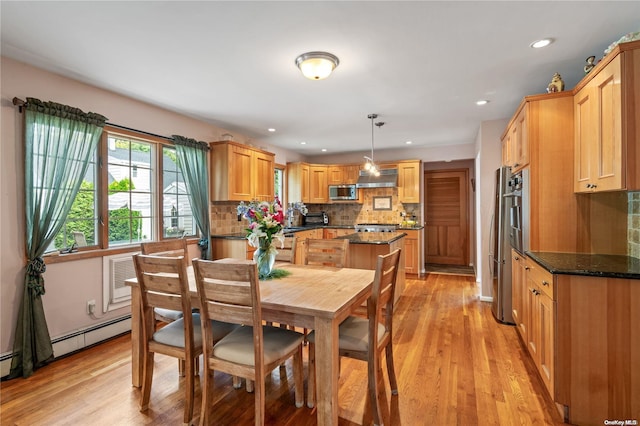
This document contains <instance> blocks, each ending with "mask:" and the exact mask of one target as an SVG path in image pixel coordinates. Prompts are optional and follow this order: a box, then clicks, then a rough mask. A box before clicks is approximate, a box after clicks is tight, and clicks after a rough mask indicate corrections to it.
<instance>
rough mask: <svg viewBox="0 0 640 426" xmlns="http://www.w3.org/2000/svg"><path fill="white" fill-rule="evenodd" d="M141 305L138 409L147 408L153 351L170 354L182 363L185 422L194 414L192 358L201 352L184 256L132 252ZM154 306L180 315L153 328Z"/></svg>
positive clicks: (197, 323) (189, 421) (200, 337)
mask: <svg viewBox="0 0 640 426" xmlns="http://www.w3.org/2000/svg"><path fill="white" fill-rule="evenodd" d="M133 261H134V266H135V270H136V277H137V279H138V285H139V286H140V298H141V305H142V318H143V327H142V340H143V343H144V344H143V354H144V365H143V379H142V392H141V397H140V411H145V410H147V409H148V408H149V399H150V395H151V383H152V381H153V364H154V361H153V359H154V354H156V353H160V354H164V355H168V356H173V357H176V358H178V359H179V360H181V361H183V362H184V364H185V370H186V374H185V380H186V383H185V405H184V418H183V421H184V423H185V424H190V423H191V421H192V417H193V395H194V389H193V388H194V376H195V359H196V358H197V357H198V356H199V355H200V354H201V353H202V333H201V328H200V315H199V314H198V313H193V312H192V311H191V298H190V295H189V282H188V278H187V265H186V260H185V257H184V256H179V257H163V256H149V255H142V254H136V255H134V256H133ZM154 308H162V309H170V310H176V311H177V310H179V311H180V312H182V314H183V316H182V318H179V319H177V320H175V321H173V322H171V323H170V324H168V325H166V326H164V327H162V328H160V329H156V322H155V318H154V316H153V310H154Z"/></svg>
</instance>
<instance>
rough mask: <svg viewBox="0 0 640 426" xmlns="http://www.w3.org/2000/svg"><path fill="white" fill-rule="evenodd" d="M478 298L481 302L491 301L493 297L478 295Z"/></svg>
mask: <svg viewBox="0 0 640 426" xmlns="http://www.w3.org/2000/svg"><path fill="white" fill-rule="evenodd" d="M478 299H480V301H481V302H488V303H491V302H493V297H491V296H478Z"/></svg>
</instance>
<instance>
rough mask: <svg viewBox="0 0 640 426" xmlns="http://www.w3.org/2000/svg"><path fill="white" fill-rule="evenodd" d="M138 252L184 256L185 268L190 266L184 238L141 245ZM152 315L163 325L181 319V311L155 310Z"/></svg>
mask: <svg viewBox="0 0 640 426" xmlns="http://www.w3.org/2000/svg"><path fill="white" fill-rule="evenodd" d="M140 250H141V251H142V254H146V255H154V256H170V257H178V256H184V258H185V259H186V261H187V266H189V265H191V260H190V258H189V251H188V249H187V240H186V239H184V238H174V239H170V240H163V241H150V242H147V243H141V244H140ZM154 313H155V317H156V319H157V320H158V321H162V322H165V323H170V322H173V321H175V320H177V319H180V318H182V311H174V310H171V309H162V308H157V309H156V310H155V311H154Z"/></svg>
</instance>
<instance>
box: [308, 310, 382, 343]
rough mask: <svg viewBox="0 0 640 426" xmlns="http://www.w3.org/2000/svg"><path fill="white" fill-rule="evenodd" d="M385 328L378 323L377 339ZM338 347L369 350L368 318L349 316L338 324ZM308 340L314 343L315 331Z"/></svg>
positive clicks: (380, 337)
mask: <svg viewBox="0 0 640 426" xmlns="http://www.w3.org/2000/svg"><path fill="white" fill-rule="evenodd" d="M385 331H386V329H385V327H384V325H382V324H378V340H380V339H382V336H384V333H385ZM339 333H340V336H339V337H338V347H339V348H340V349H342V350H351V351H360V352H366V351H367V350H369V320H368V319H366V318H360V317H354V316H350V317H348V318H347V319H345V320H344V321H342V323H341V324H340V331H339ZM307 340H308V341H309V342H312V343H315V332H311V333H309V335H308V336H307Z"/></svg>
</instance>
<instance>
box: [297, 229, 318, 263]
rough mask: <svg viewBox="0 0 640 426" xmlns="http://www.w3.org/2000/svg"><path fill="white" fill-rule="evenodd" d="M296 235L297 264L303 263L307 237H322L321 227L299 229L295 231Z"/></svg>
mask: <svg viewBox="0 0 640 426" xmlns="http://www.w3.org/2000/svg"><path fill="white" fill-rule="evenodd" d="M295 237H296V260H295V263H296V264H297V265H304V257H305V256H304V254H305V249H306V247H307V238H312V239H321V238H323V237H324V232H323V229H322V228H317V229H310V230H308V231H299V232H296V233H295Z"/></svg>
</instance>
